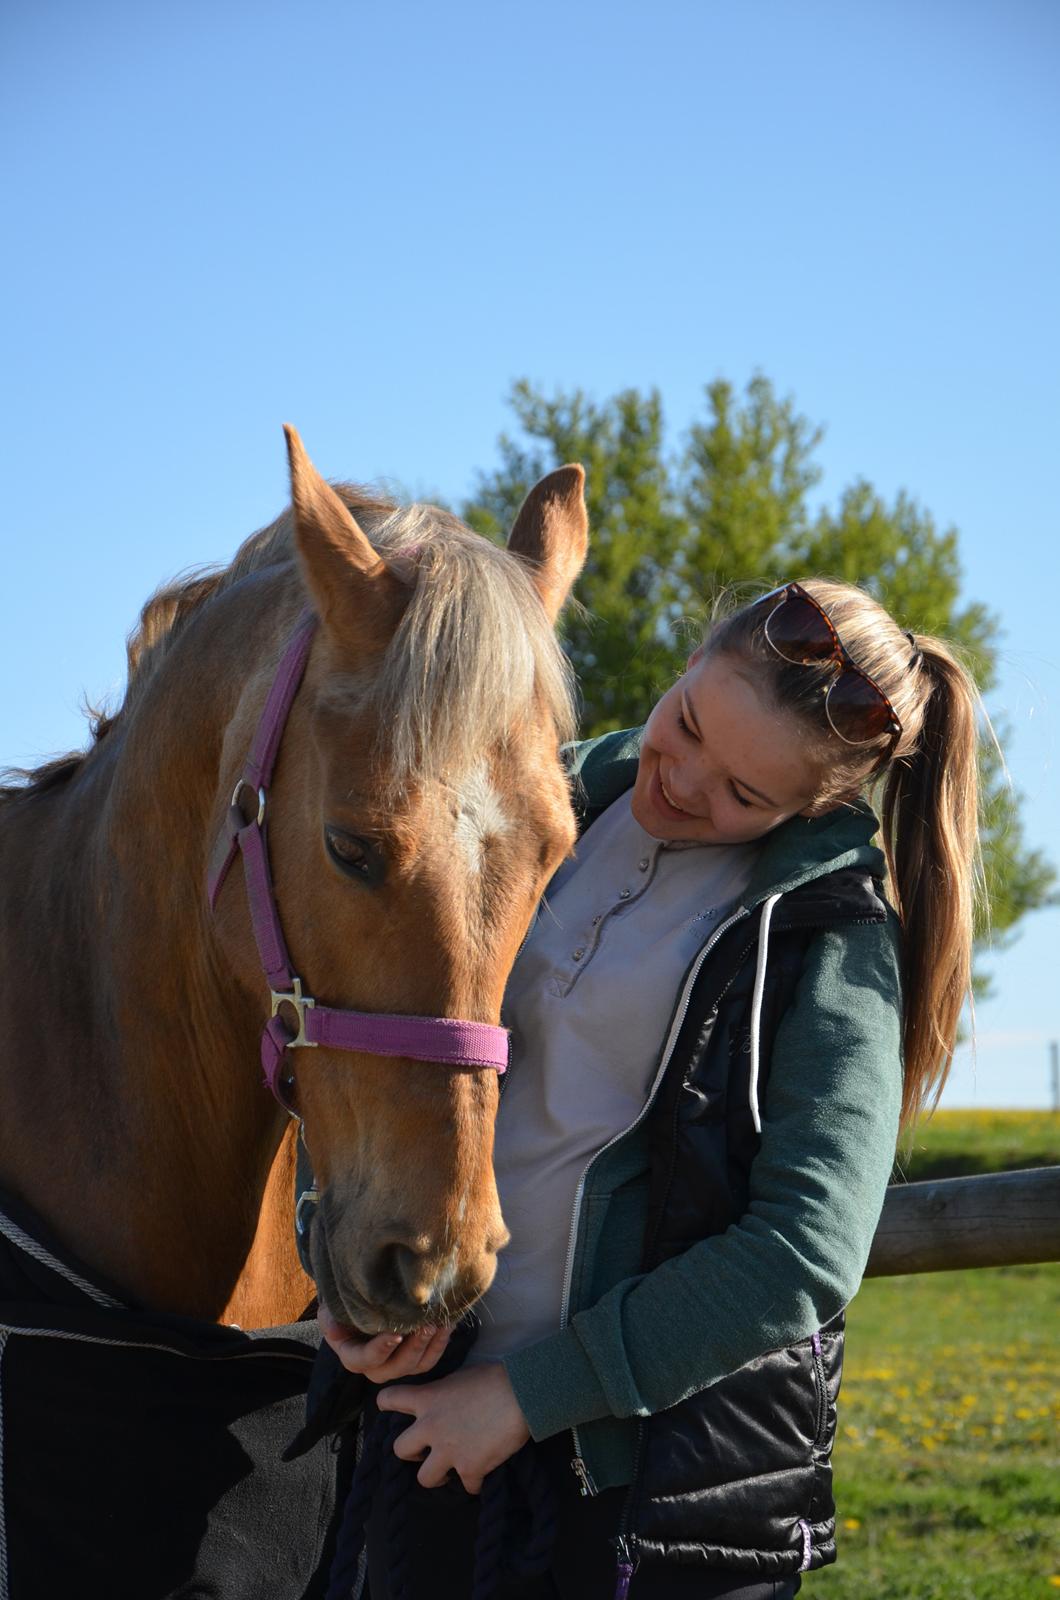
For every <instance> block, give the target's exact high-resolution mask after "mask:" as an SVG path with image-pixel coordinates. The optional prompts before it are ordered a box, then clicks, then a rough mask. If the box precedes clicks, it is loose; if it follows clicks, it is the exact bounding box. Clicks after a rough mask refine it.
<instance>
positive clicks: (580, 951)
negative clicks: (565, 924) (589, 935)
mask: <svg viewBox="0 0 1060 1600" xmlns="http://www.w3.org/2000/svg"><path fill="white" fill-rule="evenodd" d="M584 954H585V946H584V945H579V946H578V948H577V950H572V951H571V958H572V960H574V961H580V960H581V958H582V956H583V955H584Z"/></svg>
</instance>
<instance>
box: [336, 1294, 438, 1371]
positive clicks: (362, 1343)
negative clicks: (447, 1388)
mask: <svg viewBox="0 0 1060 1600" xmlns="http://www.w3.org/2000/svg"><path fill="white" fill-rule="evenodd" d="M317 1324H318V1326H319V1328H320V1331H321V1333H322V1334H323V1336H324V1338H325V1340H326V1342H327V1343H328V1344H329V1345H330V1346H331V1348H332V1350H334V1352H335V1354H336V1355H337V1356H338V1358H339V1360H340V1361H341V1362H342V1364H343V1366H344V1367H345V1368H346V1370H347V1372H359V1373H361V1374H363V1375H364V1376H365V1377H366V1378H368V1379H369V1380H370V1381H371V1382H372V1383H390V1382H392V1381H393V1380H394V1379H395V1378H407V1377H410V1376H411V1375H412V1374H413V1373H414V1372H429V1371H430V1370H431V1368H432V1367H433V1366H434V1365H435V1364H436V1362H437V1361H438V1359H439V1357H440V1356H441V1354H442V1352H443V1351H444V1349H445V1347H446V1345H447V1344H448V1343H449V1334H450V1330H449V1329H448V1328H435V1327H427V1328H421V1329H420V1330H419V1332H418V1333H410V1334H404V1335H403V1334H400V1333H377V1334H375V1335H374V1336H373V1337H372V1338H371V1339H365V1338H364V1337H362V1336H361V1335H360V1334H357V1333H354V1332H353V1331H352V1330H351V1329H350V1328H346V1327H344V1326H343V1325H342V1323H341V1322H337V1321H336V1320H335V1318H334V1317H333V1316H332V1315H331V1312H330V1311H328V1310H327V1309H326V1307H324V1306H321V1307H320V1309H319V1311H318V1313H317Z"/></svg>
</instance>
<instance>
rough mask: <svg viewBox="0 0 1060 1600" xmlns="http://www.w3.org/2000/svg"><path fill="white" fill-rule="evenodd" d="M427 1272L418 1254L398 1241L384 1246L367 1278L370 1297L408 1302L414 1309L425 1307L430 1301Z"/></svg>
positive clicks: (425, 1265) (422, 1257) (425, 1264)
mask: <svg viewBox="0 0 1060 1600" xmlns="http://www.w3.org/2000/svg"><path fill="white" fill-rule="evenodd" d="M426 1268H427V1263H426V1261H425V1258H424V1256H423V1255H422V1254H421V1253H420V1252H419V1251H417V1250H412V1249H410V1248H409V1246H408V1245H407V1244H401V1243H399V1242H398V1241H397V1240H395V1241H394V1242H393V1243H391V1244H385V1245H383V1247H382V1249H381V1250H380V1251H379V1254H378V1256H377V1257H376V1259H375V1263H374V1266H373V1270H372V1272H371V1275H370V1286H371V1289H372V1293H373V1294H374V1295H376V1296H377V1297H378V1298H379V1299H380V1300H381V1301H383V1302H387V1301H393V1300H394V1299H399V1300H408V1301H410V1302H411V1303H412V1305H414V1306H425V1305H426V1304H427V1302H428V1300H429V1299H430V1297H431V1290H430V1285H429V1284H427V1283H426V1282H425V1279H426V1276H427V1271H426Z"/></svg>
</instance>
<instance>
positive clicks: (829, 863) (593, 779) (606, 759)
mask: <svg viewBox="0 0 1060 1600" xmlns="http://www.w3.org/2000/svg"><path fill="white" fill-rule="evenodd" d="M642 733H643V729H642V728H623V729H620V730H619V731H618V732H617V733H604V734H600V735H599V736H598V737H597V738H595V739H587V740H585V741H583V742H582V743H580V744H573V745H568V746H567V747H566V749H565V750H564V758H565V760H566V763H567V770H568V772H569V773H570V775H571V778H572V780H573V800H574V808H575V810H576V811H577V812H578V814H579V818H580V820H581V821H582V823H583V825H584V826H588V824H589V823H591V822H594V821H595V820H596V818H597V817H598V816H599V814H600V812H602V811H605V810H606V809H607V807H608V806H609V805H612V804H613V802H614V801H615V800H617V799H618V797H619V796H620V795H622V794H624V793H625V792H626V790H627V789H631V788H632V787H633V782H634V779H635V778H636V776H637V764H638V762H639V760H640V741H641V734H642ZM879 827H880V825H879V822H878V820H877V818H876V816H875V814H874V812H873V811H872V809H871V808H870V807H869V806H867V805H866V804H865V802H864V801H861V800H859V801H855V802H854V803H853V804H852V805H844V806H840V807H838V808H837V809H836V810H835V811H830V812H829V813H828V815H827V816H823V817H791V818H789V820H788V821H787V822H784V823H782V824H781V826H780V827H779V828H774V829H773V831H772V832H771V833H767V834H766V835H765V836H764V837H763V839H762V841H761V848H760V852H759V856H758V860H757V862H756V863H755V867H754V870H753V872H752V874H751V879H750V882H749V883H748V886H747V889H746V890H745V892H744V894H743V897H742V904H743V905H744V906H745V907H746V908H747V909H748V910H750V909H751V908H752V907H753V906H756V905H758V904H760V903H761V902H762V901H763V900H765V899H767V898H768V897H769V896H770V895H775V894H786V893H787V892H788V890H790V889H796V888H798V887H799V885H800V884H803V883H809V882H811V881H812V880H813V879H814V878H822V877H824V876H825V875H826V874H827V873H830V872H837V871H839V870H840V869H842V868H848V867H860V868H861V869H862V870H863V871H865V872H868V873H870V874H871V875H872V876H873V877H874V878H879V879H882V878H884V876H885V874H886V858H885V856H884V854H883V851H882V850H881V849H879V847H878V846H876V845H874V844H873V843H872V842H871V841H872V839H873V837H874V836H875V834H877V833H878V832H879Z"/></svg>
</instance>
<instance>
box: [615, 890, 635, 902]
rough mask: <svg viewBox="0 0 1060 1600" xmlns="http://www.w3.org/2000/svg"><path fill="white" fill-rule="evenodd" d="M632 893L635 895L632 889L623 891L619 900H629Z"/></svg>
mask: <svg viewBox="0 0 1060 1600" xmlns="http://www.w3.org/2000/svg"><path fill="white" fill-rule="evenodd" d="M632 893H633V890H632V889H623V890H622V892H621V894H620V895H619V897H618V898H619V899H620V900H628V899H629V897H630V895H631V894H632Z"/></svg>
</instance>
